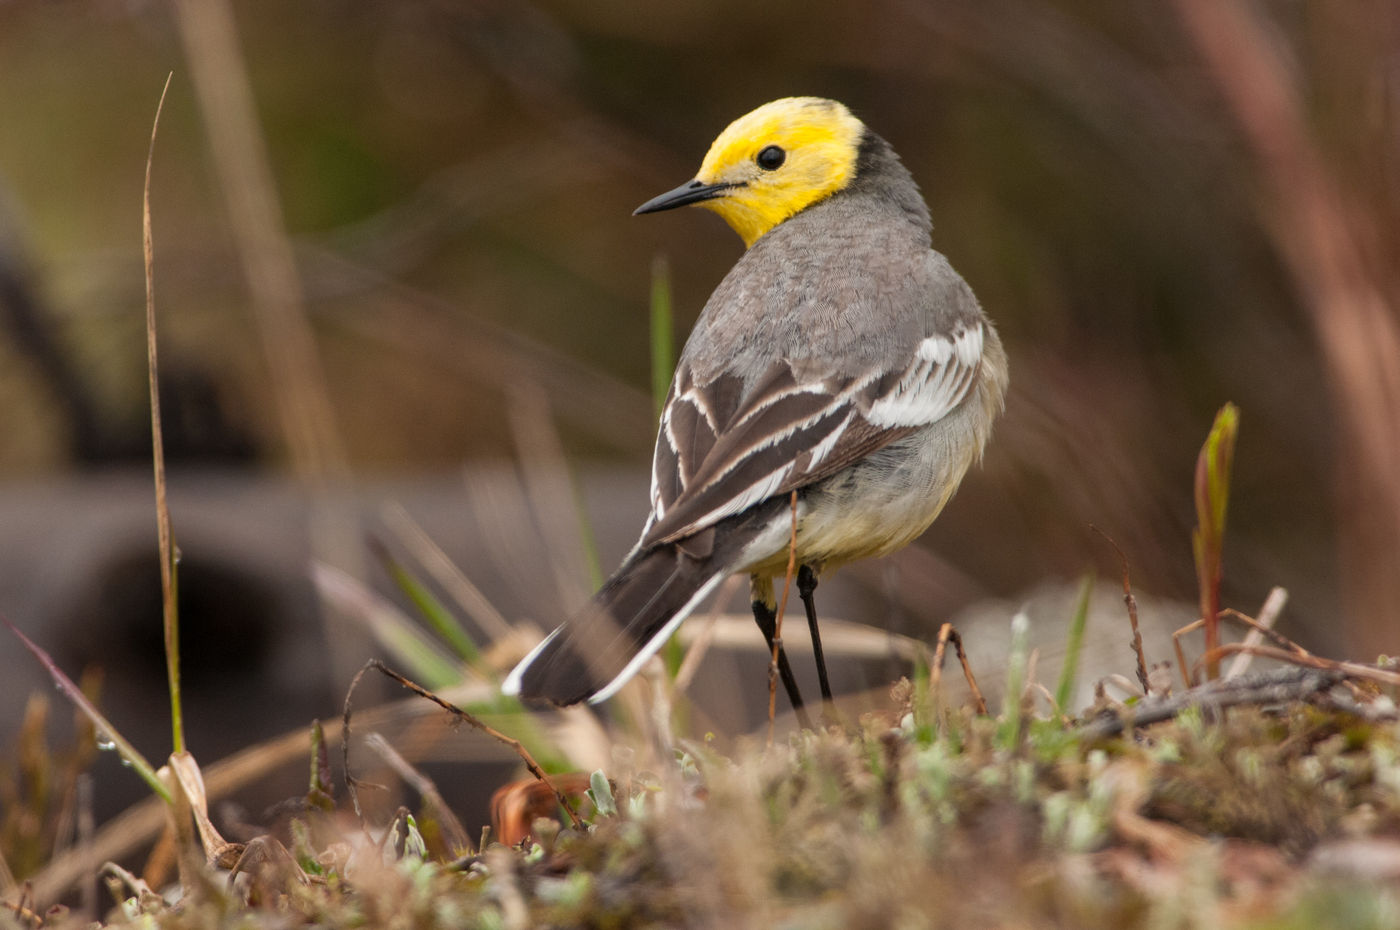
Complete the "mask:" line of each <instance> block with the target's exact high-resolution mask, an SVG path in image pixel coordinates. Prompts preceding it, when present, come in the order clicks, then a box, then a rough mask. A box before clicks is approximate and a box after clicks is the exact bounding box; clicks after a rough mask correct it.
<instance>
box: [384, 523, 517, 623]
mask: <svg viewBox="0 0 1400 930" xmlns="http://www.w3.org/2000/svg"><path fill="white" fill-rule="evenodd" d="M380 516H381V517H382V518H383V520H384V524H385V525H386V526H387V527H388V528H389V530H390V531H391V532H392V533H393V534H394V536H395V537H396V538H397V539H398V541H399V543H400V544H402V545H403V547H404V548H405V549H407V550H408V551H409V552H410V553H411V554H412V555H413V557H414V558H415V559H417V560H418V564H420V565H422V566H423V568H424V569H426V570H427V572H428V574H429V575H431V576H432V578H433V580H434V581H436V582H437V583H438V584H440V585H442V588H443V590H444V591H446V592H447V593H448V594H450V595H451V596H452V599H453V600H455V601H456V602H457V606H458V607H461V608H462V610H464V611H465V612H466V614H467V616H469V617H471V618H472V620H474V621H475V622H476V623H477V625H478V626H480V627H481V628H482V629H483V630H485V631H486V632H487V633H488V634H490V637H491V639H493V640H503V639H505V638H507V637H509V636H510V635H511V633H512V628H511V625H510V622H509V621H508V620H506V618H505V616H504V615H502V613H501V612H500V611H499V610H497V609H496V606H495V605H494V604H492V603H491V601H490V599H488V598H487V597H486V595H485V594H482V593H481V590H480V589H479V588H478V587H477V586H476V585H474V584H472V581H471V579H470V578H468V577H467V576H466V575H465V574H464V573H463V572H462V570H461V569H460V568H459V567H458V566H457V565H456V564H455V563H454V562H453V561H452V559H450V558H449V557H448V555H447V553H446V552H443V551H442V548H441V547H440V546H438V544H437V543H436V542H435V541H434V540H433V538H432V537H431V536H429V535H428V533H427V531H425V530H424V529H423V527H421V526H420V525H419V524H418V522H417V521H416V520H414V519H413V517H411V516H410V515H409V513H408V511H407V510H405V509H404V507H403V505H402V504H398V503H391V504H386V505H385V506H384V507H383V509H382V510H381V511H380Z"/></svg>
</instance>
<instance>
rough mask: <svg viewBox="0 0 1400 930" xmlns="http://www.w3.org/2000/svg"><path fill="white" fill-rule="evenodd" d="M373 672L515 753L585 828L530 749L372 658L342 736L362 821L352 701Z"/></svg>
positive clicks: (353, 799)
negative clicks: (354, 773) (353, 761)
mask: <svg viewBox="0 0 1400 930" xmlns="http://www.w3.org/2000/svg"><path fill="white" fill-rule="evenodd" d="M370 669H375V670H377V671H379V672H382V673H383V674H384V675H386V676H388V677H389V678H392V679H393V680H394V681H396V682H398V683H399V684H400V685H402V686H403V687H405V688H407V689H408V690H409V691H412V692H413V693H414V694H416V695H418V696H419V697H422V698H427V699H428V700H429V701H432V702H433V703H434V704H436V705H438V706H439V707H441V708H442V709H443V710H445V711H447V712H448V713H450V714H452V716H454V717H456V718H457V719H458V720H461V721H463V722H464V723H466V724H467V725H468V726H470V727H471V728H472V729H474V730H478V731H480V732H482V733H485V734H486V735H487V736H489V737H491V738H492V739H494V740H496V741H497V742H499V743H502V744H504V745H506V746H509V747H510V748H511V749H512V750H513V751H514V752H515V754H516V755H518V756H519V757H520V760H521V761H522V762H524V763H525V767H526V768H527V769H529V770H530V774H531V775H533V776H535V777H536V778H538V779H539V780H540V781H542V782H544V784H545V785H547V786H548V787H549V790H550V791H552V792H553V793H554V797H555V798H556V799H558V801H559V804H560V806H562V807H563V808H564V811H565V812H566V813H567V814H568V815H569V820H571V821H572V822H573V825H574V826H575V827H576V828H578V829H582V828H583V821H582V820H580V819H579V816H578V812H577V811H575V810H574V806H573V805H572V804H570V803H569V799H568V797H567V796H565V794H564V793H563V792H562V791H560V790H559V789H558V788H557V787H556V786H555V784H554V782H552V781H550V779H549V776H548V775H546V774H545V771H544V769H542V768H540V766H539V763H537V762H536V761H535V759H534V757H533V756H531V755H530V752H529V750H527V749H526V748H525V747H524V745H522V744H521V742H520V741H519V740H517V739H514V738H512V737H509V736H507V735H505V734H504V733H502V732H501V731H500V730H497V729H495V728H494V727H491V726H488V725H487V724H485V723H483V722H482V721H481V720H478V719H477V718H476V717H475V716H473V715H472V714H469V713H467V712H466V711H464V710H462V709H461V708H460V707H458V706H456V705H455V704H453V703H451V702H450V701H445V700H443V699H442V698H440V697H438V696H437V695H436V694H434V693H433V692H431V691H429V690H428V689H427V688H424V687H423V686H422V685H419V684H417V683H416V682H413V681H410V680H409V679H407V678H405V677H404V676H402V675H400V674H399V673H398V672H396V671H394V670H393V669H391V668H389V666H387V665H385V664H384V663H383V662H380V661H379V660H378V659H370V660H369V661H368V662H366V663H365V664H364V665H363V666H362V667H361V668H360V670H359V671H358V672H356V673H355V677H354V678H353V679H351V681H350V689H349V690H348V691H347V692H346V694H345V710H344V718H345V725H344V728H343V730H342V731H341V735H340V739H341V753H342V756H343V758H344V763H345V788H346V790H347V791H348V792H349V794H350V799H351V802H352V804H353V805H354V808H355V815H356V816H357V817H359V818H360V819H361V820H364V814H363V813H362V811H361V810H360V799H359V795H358V794H357V792H356V790H355V786H356V779H355V778H354V777H353V776H352V775H351V774H350V698H351V696H352V695H353V694H354V692H355V687H356V685H358V684H359V682H360V679H361V678H362V677H363V676H364V673H365V672H367V671H369V670H370Z"/></svg>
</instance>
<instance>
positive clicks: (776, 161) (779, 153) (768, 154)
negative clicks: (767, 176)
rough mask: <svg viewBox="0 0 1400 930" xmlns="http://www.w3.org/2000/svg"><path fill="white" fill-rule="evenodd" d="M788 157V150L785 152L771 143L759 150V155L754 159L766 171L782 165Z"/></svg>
mask: <svg viewBox="0 0 1400 930" xmlns="http://www.w3.org/2000/svg"><path fill="white" fill-rule="evenodd" d="M786 159H787V152H784V151H783V150H782V149H780V148H778V147H777V146H776V145H770V146H768V147H767V148H766V149H764V150H763V151H761V152H759V153H758V157H757V158H755V159H754V161H756V162H758V167H760V168H762V169H763V170H764V171H772V170H774V169H775V168H777V167H778V166H779V165H781V164H782V163H783V162H784V160H786Z"/></svg>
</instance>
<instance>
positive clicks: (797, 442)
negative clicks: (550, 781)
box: [504, 97, 1007, 706]
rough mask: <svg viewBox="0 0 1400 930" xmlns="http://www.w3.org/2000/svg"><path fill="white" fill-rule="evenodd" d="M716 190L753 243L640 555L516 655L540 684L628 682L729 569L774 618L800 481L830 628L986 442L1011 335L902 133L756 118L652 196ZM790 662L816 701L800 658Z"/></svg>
mask: <svg viewBox="0 0 1400 930" xmlns="http://www.w3.org/2000/svg"><path fill="white" fill-rule="evenodd" d="M686 204H698V205H700V206H702V207H705V208H707V209H709V210H713V211H714V212H716V213H718V214H719V215H720V216H722V217H723V218H724V219H725V221H726V222H728V223H729V225H730V226H732V227H733V228H734V230H735V231H736V232H738V234H739V235H740V236H741V237H742V238H743V240H744V244H745V245H746V246H747V247H748V250H747V251H746V252H745V253H744V255H743V257H742V258H740V259H739V261H738V263H737V264H736V265H735V266H734V268H733V269H732V270H731V271H730V272H729V274H728V275H726V276H725V278H724V280H723V281H722V282H720V285H719V287H718V288H716V289H715V292H714V294H713V295H711V297H710V300H709V302H708V303H707V304H706V305H705V309H704V311H703V312H702V313H701V315H700V319H699V320H698V322H697V323H696V324H695V329H694V331H693V332H692V333H691V335H690V339H689V341H687V343H686V346H685V349H684V351H683V352H682V353H681V357H680V361H679V363H678V365H677V368H676V374H675V379H674V380H673V382H672V384H671V391H670V395H669V396H668V397H667V400H666V405H665V409H664V411H663V413H662V415H661V427H660V430H659V431H658V433H657V438H656V452H655V457H654V461H653V464H652V478H651V514H650V516H649V517H648V518H647V521H646V526H644V527H643V528H642V534H641V538H640V539H639V540H638V542H637V545H636V547H635V548H633V550H632V551H631V553H629V554H628V556H627V557H626V559H624V560H623V563H622V567H621V568H619V569H618V570H617V572H616V573H615V574H614V575H613V576H612V577H611V578H610V579H608V581H607V583H606V584H604V585H603V587H602V589H601V590H600V591H599V592H598V593H597V594H596V595H595V596H594V598H593V600H592V601H591V602H590V603H589V604H588V606H587V607H585V608H584V609H583V610H582V611H581V612H580V613H578V614H577V615H575V616H573V617H572V618H570V619H569V620H568V621H567V622H566V623H564V624H563V625H562V626H560V627H559V628H558V629H557V630H555V631H554V632H553V633H551V634H550V635H549V637H548V638H547V639H545V640H544V642H542V643H540V644H539V646H537V647H536V648H535V649H534V651H532V652H531V653H530V654H529V655H528V656H526V657H525V659H524V660H523V661H522V662H521V663H520V664H519V665H518V666H517V667H516V668H515V670H514V671H513V672H511V674H510V676H509V677H508V678H507V679H506V682H505V685H504V689H505V691H506V692H507V693H509V694H518V695H519V696H520V697H521V698H523V699H525V700H531V701H548V702H551V703H554V704H561V705H563V704H574V703H577V702H579V701H582V700H585V699H588V700H590V701H593V702H597V701H602V700H605V699H607V698H608V697H611V696H612V695H613V694H614V693H615V692H616V691H617V690H618V689H619V688H621V687H622V686H623V685H624V684H625V683H626V682H627V680H628V679H629V678H631V677H632V675H634V674H635V673H636V672H637V670H638V669H639V668H640V667H641V666H642V664H643V663H644V662H646V661H647V659H649V658H650V657H651V656H652V655H653V654H655V652H656V651H657V650H658V649H659V648H660V647H661V645H662V644H663V643H664V642H665V641H666V639H667V638H668V637H669V636H670V635H671V634H672V632H674V631H675V629H676V627H677V626H679V625H680V623H681V621H682V620H684V619H685V618H686V616H687V615H689V614H690V612H691V611H692V610H694V609H695V607H696V605H697V604H699V603H700V602H701V601H702V600H704V598H705V597H706V596H707V595H708V594H710V593H711V592H712V591H713V590H714V589H715V587H716V586H717V585H718V584H719V583H720V582H721V581H722V580H723V579H724V578H725V577H727V576H728V575H730V574H732V573H734V572H741V571H742V572H748V573H749V574H750V576H751V578H752V583H753V601H754V614H755V617H756V618H757V619H758V623H759V626H760V628H761V629H762V630H763V632H764V635H765V636H766V637H767V638H768V640H769V643H770V646H771V643H772V638H773V626H774V611H775V606H776V605H775V600H774V595H773V578H774V577H775V576H776V577H782V576H783V574H784V573H785V571H786V569H787V565H788V550H789V541H790V533H791V513H790V501H791V493H792V492H793V491H796V492H797V536H796V558H797V562H798V564H799V565H800V566H801V567H802V568H801V571H800V572H799V577H798V582H799V584H798V589H799V591H800V592H801V594H802V597H803V600H804V602H806V605H807V608H808V618H809V620H810V621H811V623H812V632H813V637H814V646H817V650H818V651H817V657H818V663H819V670H820V671H821V675H822V690H823V694H824V696H825V697H828V698H829V697H830V692H829V688H828V687H827V685H826V678H825V668H824V665H823V663H821V658H820V655H821V654H820V646H819V643H820V641H819V640H818V639H817V638H816V626H815V622H816V614H815V608H814V607H813V605H812V590H813V589H814V588H815V585H816V578H817V574H818V572H820V571H822V570H827V569H832V568H834V567H835V566H838V565H840V564H842V563H845V562H850V561H852V560H854V559H860V558H865V557H867V556H879V555H885V554H887V553H890V552H893V551H894V550H896V549H898V548H900V547H901V546H904V545H906V544H907V543H909V542H910V541H911V540H913V539H914V538H915V537H917V536H918V535H919V534H920V533H922V532H923V531H924V530H925V529H926V528H927V527H928V525H929V524H930V523H932V522H933V519H934V518H935V517H936V516H938V513H939V511H940V510H942V509H943V505H944V504H946V503H947V502H948V499H949V498H950V497H951V496H952V494H953V492H954V490H956V489H957V486H958V483H959V482H960V481H961V480H962V476H963V474H964V473H965V472H966V471H967V469H968V467H969V466H970V465H971V464H972V463H973V462H974V461H976V460H977V459H978V458H980V456H981V454H982V449H983V447H984V446H985V445H986V442H987V438H988V435H989V434H990V432H991V429H992V421H993V420H994V419H995V418H996V415H997V414H998V412H1000V410H1001V408H1002V404H1003V396H1004V394H1005V391H1006V384H1007V365H1006V354H1005V352H1004V351H1003V350H1002V347H1001V342H1000V340H999V339H998V338H997V334H996V331H995V330H994V329H993V328H992V324H991V322H990V321H989V320H988V319H987V317H986V316H985V315H984V314H983V312H982V309H981V307H980V306H979V305H978V303H977V299H976V298H975V297H974V296H973V294H972V290H971V289H970V288H969V287H968V286H967V283H966V282H965V281H963V279H962V278H961V277H959V276H958V273H957V272H955V271H954V270H953V269H952V267H951V266H950V265H949V264H948V260H947V259H946V258H944V257H943V256H942V255H940V254H939V253H938V252H935V251H933V250H932V248H931V247H930V241H929V233H930V229H931V227H932V224H931V223H930V220H929V213H928V208H927V207H926V206H925V205H924V201H923V198H922V197H921V196H920V194H919V189H918V187H917V186H916V185H915V184H914V179H913V178H912V177H911V176H910V175H909V172H908V170H907V169H905V167H904V166H903V165H902V164H901V163H900V161H899V158H898V156H896V155H895V153H894V151H893V150H892V149H891V148H890V146H889V144H888V143H887V142H885V140H884V139H881V138H880V137H879V136H877V135H875V134H874V133H873V132H871V131H870V130H869V129H867V128H866V127H865V125H864V124H863V123H861V121H860V120H858V119H857V118H856V117H855V116H853V115H852V114H851V112H850V111H849V110H847V109H846V107H844V106H842V105H841V104H839V103H836V102H835V101H832V100H823V99H819V98H815V97H791V98H785V99H782V100H775V101H773V102H772V103H768V104H765V105H764V106H761V107H759V108H758V109H757V110H754V111H753V112H752V113H749V114H748V115H747V116H743V117H741V118H740V119H738V120H736V121H735V122H733V123H732V124H730V126H729V127H728V128H727V129H725V130H724V132H722V133H721V134H720V136H719V138H718V139H716V140H715V142H714V144H713V145H712V146H711V147H710V151H709V153H708V154H707V155H706V156H705V160H704V162H703V164H701V166H700V173H699V174H698V175H696V177H695V180H693V181H690V182H688V183H686V184H683V185H681V186H680V187H678V188H676V189H675V190H673V191H669V192H667V193H665V194H662V195H661V196H659V197H657V198H655V199H653V200H649V201H647V202H646V203H644V204H642V205H641V206H640V207H638V208H637V210H636V212H637V213H654V212H657V211H660V210H669V209H672V208H673V207H679V206H684V205H686ZM780 670H781V671H782V673H783V681H784V684H785V685H786V686H787V688H788V693H789V695H790V696H791V698H792V700H793V702H794V705H795V706H800V704H801V698H800V696H799V695H798V693H797V689H796V685H795V683H794V681H793V678H792V674H791V669H790V668H789V666H788V664H787V662H786V656H782V657H781V659H780Z"/></svg>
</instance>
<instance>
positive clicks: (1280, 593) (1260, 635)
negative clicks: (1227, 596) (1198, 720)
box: [1225, 587, 1302, 678]
mask: <svg viewBox="0 0 1400 930" xmlns="http://www.w3.org/2000/svg"><path fill="white" fill-rule="evenodd" d="M1287 603H1288V592H1287V591H1286V590H1284V589H1283V588H1280V587H1274V588H1273V589H1271V590H1270V591H1269V596H1268V597H1266V598H1264V605H1263V606H1262V607H1260V608H1259V616H1258V617H1257V618H1255V619H1254V620H1253V621H1251V622H1252V624H1253V625H1252V626H1251V627H1250V630H1249V632H1248V633H1246V634H1245V637H1244V645H1245V646H1246V647H1251V648H1252V647H1254V646H1258V645H1260V644H1262V643H1263V642H1264V637H1265V636H1266V635H1268V634H1270V633H1272V632H1273V629H1274V624H1275V623H1276V622H1278V617H1279V614H1280V613H1282V612H1283V608H1284V605H1286V604H1287ZM1226 613H1230V614H1236V613H1238V612H1237V611H1233V610H1228V609H1227V610H1226ZM1238 615H1239V617H1240V619H1242V620H1245V621H1249V618H1248V617H1246V616H1245V615H1244V614H1238ZM1275 635H1277V634H1275ZM1285 642H1288V641H1287V640H1285ZM1288 646H1290V647H1294V648H1295V649H1298V647H1296V646H1294V644H1293V643H1291V642H1288ZM1285 648H1287V647H1285ZM1298 651H1300V652H1301V651H1302V650H1301V649H1298ZM1252 658H1253V655H1252V654H1251V653H1248V652H1241V653H1240V654H1239V655H1237V656H1235V661H1233V662H1231V663H1230V667H1229V668H1228V669H1226V670H1225V677H1226V678H1234V677H1235V676H1236V675H1243V674H1244V673H1245V672H1247V671H1248V670H1249V663H1250V660H1251V659H1252Z"/></svg>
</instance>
